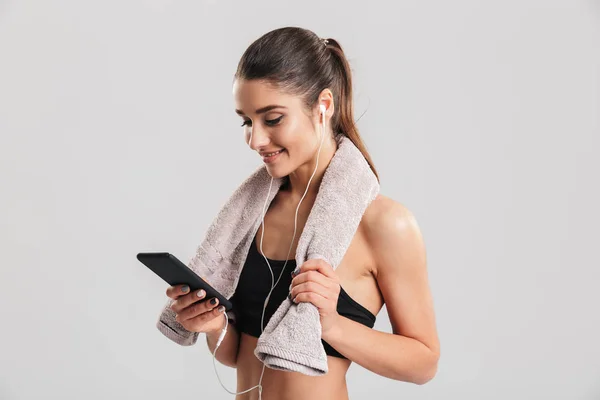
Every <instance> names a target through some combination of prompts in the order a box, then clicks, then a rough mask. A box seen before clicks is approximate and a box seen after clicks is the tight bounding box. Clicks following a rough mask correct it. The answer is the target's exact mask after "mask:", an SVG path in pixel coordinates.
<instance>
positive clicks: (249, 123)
mask: <svg viewBox="0 0 600 400" xmlns="http://www.w3.org/2000/svg"><path fill="white" fill-rule="evenodd" d="M246 125H248V126H252V121H250V120H249V119H247V120H244V123H243V124H242V125H241V126H242V127H244V126H246Z"/></svg>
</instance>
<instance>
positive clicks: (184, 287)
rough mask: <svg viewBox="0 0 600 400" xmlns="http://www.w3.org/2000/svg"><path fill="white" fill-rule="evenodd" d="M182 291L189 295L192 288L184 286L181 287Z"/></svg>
mask: <svg viewBox="0 0 600 400" xmlns="http://www.w3.org/2000/svg"><path fill="white" fill-rule="evenodd" d="M181 291H182V292H183V293H187V292H189V291H190V287H189V286H188V285H183V286H182V287H181Z"/></svg>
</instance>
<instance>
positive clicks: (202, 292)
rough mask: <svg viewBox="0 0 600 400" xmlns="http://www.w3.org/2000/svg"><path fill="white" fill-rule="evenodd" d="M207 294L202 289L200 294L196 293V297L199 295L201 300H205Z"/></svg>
mask: <svg viewBox="0 0 600 400" xmlns="http://www.w3.org/2000/svg"><path fill="white" fill-rule="evenodd" d="M205 294H206V292H205V291H204V290H202V289H200V290H199V291H198V293H196V295H197V296H198V297H200V298H203V297H204V295H205Z"/></svg>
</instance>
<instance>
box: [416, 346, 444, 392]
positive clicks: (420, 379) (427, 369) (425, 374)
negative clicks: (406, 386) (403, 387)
mask: <svg viewBox="0 0 600 400" xmlns="http://www.w3.org/2000/svg"><path fill="white" fill-rule="evenodd" d="M439 359H440V355H439V353H434V352H431V355H430V357H428V360H427V362H426V363H425V365H424V367H423V370H422V372H421V373H420V374H419V375H418V376H417V377H415V378H416V379H414V380H413V383H414V384H416V385H424V384H426V383H427V382H429V381H431V380H432V379H433V378H435V375H436V374H437V371H438V361H439Z"/></svg>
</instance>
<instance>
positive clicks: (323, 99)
mask: <svg viewBox="0 0 600 400" xmlns="http://www.w3.org/2000/svg"><path fill="white" fill-rule="evenodd" d="M323 109H324V112H322V110H323ZM334 110H335V108H334V103H333V93H332V92H331V90H329V89H323V91H322V92H321V94H319V101H318V104H317V113H318V116H319V123H323V120H322V115H323V114H324V115H325V120H326V121H327V120H329V119H330V118H331V116H332V115H333V111H334Z"/></svg>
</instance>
